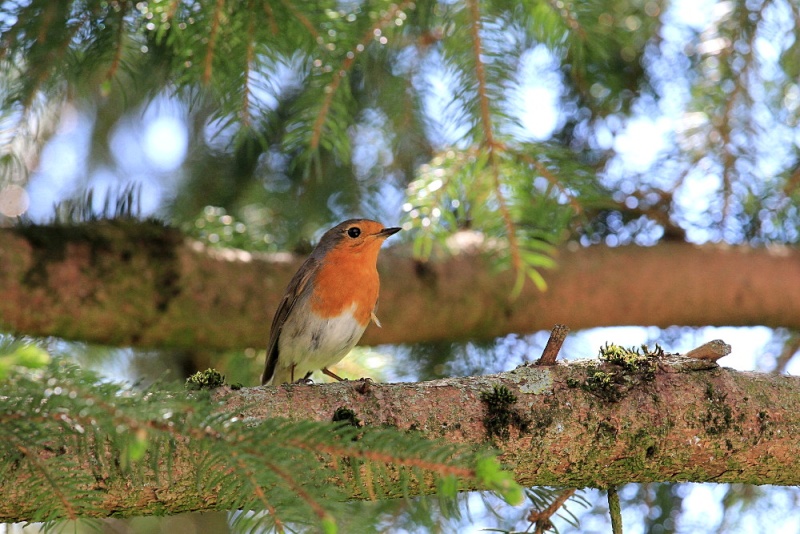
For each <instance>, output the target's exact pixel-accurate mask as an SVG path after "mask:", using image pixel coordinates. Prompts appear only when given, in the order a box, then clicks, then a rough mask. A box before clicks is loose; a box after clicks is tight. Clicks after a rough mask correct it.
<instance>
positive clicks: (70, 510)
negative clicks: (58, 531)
mask: <svg viewBox="0 0 800 534" xmlns="http://www.w3.org/2000/svg"><path fill="white" fill-rule="evenodd" d="M15 447H16V449H17V450H18V451H19V452H20V453H21V454H22V455H23V456H24V457H25V459H27V460H28V461H29V462H30V463H31V464H32V465H33V467H34V469H35V470H36V471H37V472H38V473H39V474H40V475H41V476H42V477H43V478H44V479H45V480H46V481H47V484H48V486H49V487H50V490H51V491H52V492H53V493H54V494H55V495H56V497H58V501H59V502H60V503H61V506H62V507H63V509H64V511H65V513H66V516H65V517H66V519H70V520H75V519H77V518H78V514H77V512H76V511H75V508H74V507H73V505H72V503H71V502H70V500H69V499H67V497H66V496H65V495H64V492H63V491H61V486H60V485H59V484H57V483H56V481H55V480H54V479H53V476H52V475H51V474H50V470H49V469H47V468H45V467H44V466H43V465H42V463H41V462H40V461H39V458H38V456H37V455H36V454H34V453H33V452H31V451H29V450H28V449H27V448H26V447H24V446H23V445H20V444H17V445H15Z"/></svg>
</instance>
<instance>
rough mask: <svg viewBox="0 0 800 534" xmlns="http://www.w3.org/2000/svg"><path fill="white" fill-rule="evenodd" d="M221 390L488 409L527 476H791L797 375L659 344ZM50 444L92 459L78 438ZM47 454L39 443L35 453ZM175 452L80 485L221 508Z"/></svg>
mask: <svg viewBox="0 0 800 534" xmlns="http://www.w3.org/2000/svg"><path fill="white" fill-rule="evenodd" d="M604 377H605V378H608V380H605V379H604ZM497 385H503V386H505V387H507V388H508V390H510V391H511V392H512V393H513V394H514V395H516V398H517V400H516V402H515V403H514V404H513V405H511V406H509V407H508V409H509V412H508V413H511V414H513V417H508V418H505V419H504V418H503V417H500V416H499V415H498V413H496V412H487V405H488V404H487V403H486V402H485V399H484V400H482V395H481V394H482V393H485V392H492V391H493V390H494V386H497ZM217 400H219V401H221V405H220V408H221V409H225V410H233V411H234V412H235V411H239V413H240V414H241V415H242V416H243V417H247V418H248V421H250V422H257V421H258V420H260V419H263V418H267V417H276V416H280V417H288V418H291V419H297V420H301V419H314V420H320V421H329V420H331V417H332V414H333V413H334V412H335V411H336V409H337V408H340V407H345V408H348V409H350V410H353V411H354V412H355V414H356V416H357V417H358V418H359V419H360V420H361V421H363V423H364V424H365V425H366V427H370V426H380V425H391V426H395V427H398V428H401V429H408V430H409V431H414V432H418V433H419V434H420V436H424V437H428V438H437V439H444V440H447V441H452V442H457V443H468V444H470V443H486V442H487V430H488V429H487V421H489V422H492V424H493V425H494V426H493V427H492V428H491V430H492V431H493V434H494V435H495V438H494V444H495V445H496V447H497V448H498V449H499V450H500V452H501V455H502V456H501V459H502V461H503V462H504V464H505V465H506V466H507V468H509V469H511V470H512V471H513V472H514V473H515V476H516V479H517V481H518V482H520V483H522V484H525V485H559V486H566V487H584V486H594V487H600V488H607V487H610V486H615V485H619V484H623V483H625V482H656V481H692V482H742V483H753V484H782V485H798V484H800V455H798V454H797V443H798V442H800V378H798V377H790V376H775V375H767V374H759V373H743V372H738V371H733V370H730V369H724V368H720V367H718V366H717V365H716V364H714V363H713V362H707V361H701V360H690V359H684V358H674V357H673V358H667V359H664V360H660V361H658V362H657V363H656V364H654V365H653V366H643V367H641V368H640V369H638V370H636V371H625V370H623V369H622V368H621V367H619V366H618V365H615V364H611V363H601V362H599V361H596V360H595V361H591V362H590V361H581V362H574V363H571V364H557V365H553V366H537V365H530V366H526V367H521V368H518V369H516V370H514V371H511V372H508V373H503V374H500V375H492V376H483V377H467V378H457V379H456V378H454V379H446V380H438V381H433V382H424V383H414V384H373V385H369V386H368V387H364V384H363V383H360V382H350V383H348V382H343V383H337V384H326V385H311V386H309V385H291V386H289V385H285V386H280V387H256V388H245V389H242V390H240V391H230V390H227V389H225V390H220V391H219V393H218V394H217ZM505 420H508V421H510V422H511V423H513V425H512V426H510V427H507V428H502V423H498V421H505ZM498 424H499V425H500V427H498ZM264 453H265V454H266V455H268V454H269V451H268V450H267V451H264ZM59 454H66V455H72V456H74V460H75V462H76V465H78V466H83V467H82V469H88V470H91V469H92V467H91V465H90V464H89V462H88V460H87V459H86V458H81V456H80V452H76V451H74V450H62V451H60V452H59ZM52 455H53V452H52V450H47V451H40V456H41V463H42V465H46V463H47V458H48V457H51V456H52ZM170 461H171V462H172V463H171V465H172V466H173V467H172V472H171V477H170V476H167V473H166V472H162V473H160V477H155V476H154V474H153V473H152V472H147V471H146V470H145V472H144V473H138V474H137V475H136V477H134V478H133V479H124V478H121V477H119V478H114V477H108V478H104V479H102V480H99V479H98V482H97V484H96V485H95V486H93V487H91V488H87V495H91V496H95V497H98V498H99V499H100V500H101V501H102V502H103V506H104V509H105V513H107V514H114V515H121V516H126V515H143V514H150V513H175V512H182V511H188V510H211V509H224V508H225V507H226V502H230V501H229V500H228V501H226V496H224V495H219V494H216V493H215V494H213V495H212V494H202V493H199V492H198V490H197V485H196V484H195V481H196V476H197V474H196V471H195V468H194V467H193V466H194V464H193V459H192V451H191V450H190V448H188V447H187V446H186V445H185V444H183V445H178V448H177V450H176V451H175V453H174V454H173V455H172V456H171V458H170ZM89 472H91V471H89ZM25 476H26V472H25V470H22V469H20V470H18V471H14V470H13V469H12V470H10V471H6V472H5V474H4V477H3V480H2V481H0V521H20V520H25V519H26V518H29V517H30V514H31V513H32V511H31V510H30V509H29V508H30V506H31V505H30V503H32V502H36V499H35V498H34V496H33V495H32V494H31V492H35V491H43V490H42V488H31V487H30V486H29V485H26V484H24V477H25ZM418 490H419V491H420V492H426V491H430V488H418ZM45 491H46V490H45ZM353 497H355V498H364V496H363V495H357V494H353ZM76 506H77V507H78V508H79V507H80V503H77V504H76ZM77 512H78V514H79V515H80V514H81V510H80V509H78V511H77Z"/></svg>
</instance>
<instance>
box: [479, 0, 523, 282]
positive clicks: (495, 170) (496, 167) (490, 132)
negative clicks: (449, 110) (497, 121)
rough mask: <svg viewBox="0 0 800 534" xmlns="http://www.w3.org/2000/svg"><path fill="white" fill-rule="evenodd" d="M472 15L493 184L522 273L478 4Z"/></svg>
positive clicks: (513, 259) (515, 262) (513, 257)
mask: <svg viewBox="0 0 800 534" xmlns="http://www.w3.org/2000/svg"><path fill="white" fill-rule="evenodd" d="M469 12H470V17H471V19H472V25H471V27H470V30H471V32H472V50H473V53H474V55H475V77H476V78H477V81H478V99H479V102H480V110H481V122H482V124H483V132H484V136H485V140H486V143H485V144H486V148H487V150H488V151H489V164H490V165H491V167H492V182H493V188H494V191H495V195H496V197H497V203H498V205H499V207H500V215H501V216H502V217H503V223H504V224H505V227H506V233H507V234H508V244H509V250H510V251H511V264H512V265H513V267H514V270H515V271H517V272H518V273H519V272H520V270H521V269H522V257H521V255H520V250H519V243H518V242H517V235H516V228H515V226H514V221H513V220H512V218H511V212H510V211H509V209H508V204H507V203H506V198H505V195H503V191H502V187H501V185H502V184H501V180H500V163H499V162H498V161H497V157H498V156H497V152H496V149H497V145H496V144H495V140H494V128H493V125H492V114H491V108H490V105H489V92H488V88H487V83H486V71H485V66H484V64H483V60H482V59H481V55H482V54H483V43H482V41H481V32H480V30H481V12H480V6H479V5H478V0H470V1H469Z"/></svg>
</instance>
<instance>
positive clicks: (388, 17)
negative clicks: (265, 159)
mask: <svg viewBox="0 0 800 534" xmlns="http://www.w3.org/2000/svg"><path fill="white" fill-rule="evenodd" d="M412 3H413V2H411V1H407V2H403V3H402V4H400V5H394V4H392V8H391V9H389V10H388V11H387V12H386V13H384V15H383V16H382V17H381V18H380V19H378V20H377V21H376V22H375V24H373V25H372V27H370V29H369V30H367V32H366V33H365V34H364V36H363V37H362V38H361V40H360V41H359V42H358V44H357V45H356V46H355V47H354V48H353V49H351V50H350V51H349V52H348V53H347V55H346V56H345V59H344V61H342V65H341V67H340V68H339V69H337V70H336V72H335V73H334V75H333V79H332V80H331V82H330V83H329V84H328V85H327V86H326V87H325V99H324V100H323V101H322V106H320V109H319V112H318V113H317V118H316V120H315V121H314V126H313V127H312V129H311V143H310V148H311V150H312V151H315V150H317V148H318V147H319V141H320V139H321V138H322V129H323V127H324V125H325V121H326V119H327V118H328V113H329V111H330V108H331V104H332V103H333V98H334V96H335V95H336V91H337V90H338V89H339V85H340V84H341V83H342V80H343V79H344V78H345V76H347V73H348V72H350V69H351V68H352V67H353V64H354V63H355V61H356V57H358V55H359V54H360V53H361V52H362V51H363V50H365V49H366V46H367V45H368V44H369V42H370V41H372V40H373V39H374V38H375V32H376V31H377V30H380V29H383V28H385V27H386V26H387V25H388V24H389V23H390V22H391V21H392V19H393V18H394V17H395V15H396V14H397V13H398V12H400V11H402V10H404V9H406V8H407V7H408V6H409V5H410V4H412Z"/></svg>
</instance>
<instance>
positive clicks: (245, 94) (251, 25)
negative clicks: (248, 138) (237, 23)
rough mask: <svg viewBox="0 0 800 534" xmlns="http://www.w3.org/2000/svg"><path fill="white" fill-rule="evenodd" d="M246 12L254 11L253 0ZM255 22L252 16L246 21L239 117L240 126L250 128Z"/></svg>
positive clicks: (248, 4)
mask: <svg viewBox="0 0 800 534" xmlns="http://www.w3.org/2000/svg"><path fill="white" fill-rule="evenodd" d="M247 10H248V11H249V12H251V13H252V12H253V11H254V6H253V0H250V1H249V2H248V3H247ZM255 20H256V18H255V17H254V16H251V17H248V20H247V47H246V49H245V59H244V69H243V79H242V109H241V111H240V114H239V116H240V117H241V119H242V126H244V127H245V128H249V127H250V69H251V68H252V65H253V61H254V60H255V39H254V36H255V28H256V26H255Z"/></svg>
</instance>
